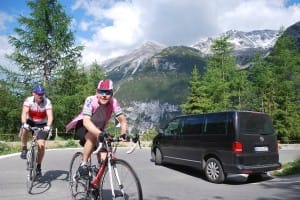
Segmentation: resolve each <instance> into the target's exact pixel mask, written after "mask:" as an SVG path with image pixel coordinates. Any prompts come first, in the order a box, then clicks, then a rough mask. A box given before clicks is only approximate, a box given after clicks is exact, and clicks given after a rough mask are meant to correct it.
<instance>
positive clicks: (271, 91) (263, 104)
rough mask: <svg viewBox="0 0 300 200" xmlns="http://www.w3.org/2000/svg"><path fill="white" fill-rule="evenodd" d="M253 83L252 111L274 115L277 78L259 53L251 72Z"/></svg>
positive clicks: (250, 77)
mask: <svg viewBox="0 0 300 200" xmlns="http://www.w3.org/2000/svg"><path fill="white" fill-rule="evenodd" d="M249 79H250V81H251V85H252V87H251V92H252V95H251V96H250V99H251V102H250V104H251V105H252V106H251V105H249V107H250V108H251V109H252V110H257V111H261V112H266V113H269V114H270V115H272V113H273V111H274V110H275V108H276V102H275V85H276V81H275V77H274V72H273V71H272V68H271V66H270V65H268V64H267V62H266V61H265V60H264V59H263V57H262V55H261V54H259V53H257V54H255V56H254V60H253V66H252V67H251V69H250V70H249Z"/></svg>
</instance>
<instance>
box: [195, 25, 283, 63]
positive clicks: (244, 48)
mask: <svg viewBox="0 0 300 200" xmlns="http://www.w3.org/2000/svg"><path fill="white" fill-rule="evenodd" d="M222 36H228V37H229V38H228V42H229V43H231V44H232V46H233V52H232V53H233V55H234V56H236V58H237V63H238V64H239V65H240V66H241V67H243V68H245V67H247V66H248V65H249V63H250V62H251V60H252V58H253V56H254V54H255V53H256V52H260V53H262V55H264V56H266V55H267V54H268V53H269V50H270V48H272V47H273V46H274V44H275V42H276V40H277V38H278V36H279V34H278V31H274V30H255V31H250V32H243V31H237V30H230V31H227V32H225V33H224V34H222ZM215 39H216V38H211V37H208V38H203V39H201V40H200V41H199V42H197V43H196V44H194V45H192V47H193V48H196V49H198V50H199V51H200V52H201V53H202V55H203V56H209V55H211V54H212V52H211V45H212V43H213V41H214V40H215Z"/></svg>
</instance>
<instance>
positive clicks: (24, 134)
mask: <svg viewBox="0 0 300 200" xmlns="http://www.w3.org/2000/svg"><path fill="white" fill-rule="evenodd" d="M27 140H28V130H26V129H24V128H23V129H22V135H21V144H22V148H23V147H26V149H27Z"/></svg>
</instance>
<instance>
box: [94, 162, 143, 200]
mask: <svg viewBox="0 0 300 200" xmlns="http://www.w3.org/2000/svg"><path fill="white" fill-rule="evenodd" d="M111 164H112V179H113V181H112V182H113V187H114V193H115V195H116V197H115V198H114V197H113V195H112V190H111V186H110V175H109V169H108V167H106V169H105V172H104V174H103V176H102V177H101V181H100V185H99V193H100V195H99V200H108V199H124V200H129V199H130V200H142V199H143V193H142V187H141V183H140V180H139V178H138V176H137V174H136V173H135V171H134V170H133V168H132V167H131V166H130V164H129V163H128V162H126V161H125V160H122V159H116V160H113V161H111ZM114 169H116V170H117V174H118V176H119V178H120V181H121V183H122V184H121V187H120V186H119V184H118V181H117V178H116V177H117V175H116V171H115V170H114ZM122 190H123V192H122Z"/></svg>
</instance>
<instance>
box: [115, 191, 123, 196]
mask: <svg viewBox="0 0 300 200" xmlns="http://www.w3.org/2000/svg"><path fill="white" fill-rule="evenodd" d="M123 196H124V195H123V193H122V191H120V190H115V197H116V198H117V197H123Z"/></svg>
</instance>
